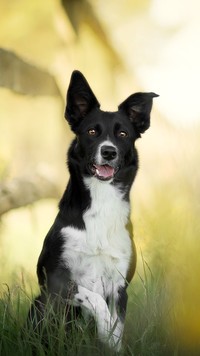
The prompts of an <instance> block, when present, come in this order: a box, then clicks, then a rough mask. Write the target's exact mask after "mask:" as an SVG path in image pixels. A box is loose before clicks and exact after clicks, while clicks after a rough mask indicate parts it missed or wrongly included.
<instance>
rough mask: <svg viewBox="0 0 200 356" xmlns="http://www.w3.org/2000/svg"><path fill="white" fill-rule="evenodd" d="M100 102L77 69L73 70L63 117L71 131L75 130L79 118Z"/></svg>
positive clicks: (98, 105)
mask: <svg viewBox="0 0 200 356" xmlns="http://www.w3.org/2000/svg"><path fill="white" fill-rule="evenodd" d="M95 107H96V108H99V107H100V104H99V102H98V101H97V99H96V97H95V95H94V93H93V92H92V90H91V88H90V86H89V84H88V82H87V80H86V79H85V77H84V76H83V74H82V73H81V72H79V71H78V70H75V71H73V73H72V76H71V80H70V83H69V88H68V91H67V105H66V109H65V118H66V119H67V121H68V122H69V124H70V126H71V128H72V130H73V131H76V128H77V126H78V124H79V123H80V121H81V119H83V118H84V116H85V115H87V114H88V113H89V112H90V111H91V110H92V109H94V108H95Z"/></svg>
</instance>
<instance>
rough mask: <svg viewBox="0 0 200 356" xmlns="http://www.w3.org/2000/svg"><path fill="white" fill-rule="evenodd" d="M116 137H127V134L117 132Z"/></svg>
mask: <svg viewBox="0 0 200 356" xmlns="http://www.w3.org/2000/svg"><path fill="white" fill-rule="evenodd" d="M118 136H119V137H127V136H128V134H127V132H126V131H119V132H118Z"/></svg>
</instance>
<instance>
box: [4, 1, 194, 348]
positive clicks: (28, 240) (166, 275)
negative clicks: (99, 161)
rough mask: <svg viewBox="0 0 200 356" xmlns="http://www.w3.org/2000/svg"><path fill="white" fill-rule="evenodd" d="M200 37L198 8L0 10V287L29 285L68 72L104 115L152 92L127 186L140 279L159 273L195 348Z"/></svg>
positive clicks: (53, 181)
mask: <svg viewBox="0 0 200 356" xmlns="http://www.w3.org/2000/svg"><path fill="white" fill-rule="evenodd" d="M199 38H200V3H199V1H198V0H190V1H186V0H184V1H183V0H168V1H167V2H166V1H165V2H164V1H159V0H124V1H120V0H115V1H114V0H107V1H101V0H45V1H40V0H35V1H26V0H2V1H1V2H0V216H1V220H0V261H1V262H0V263H1V265H0V266H1V268H0V289H3V288H4V284H5V283H6V284H15V283H18V282H19V281H20V280H21V279H23V280H24V278H25V279H27V281H28V282H30V283H31V284H32V285H34V283H35V285H36V284H37V280H36V273H35V268H36V263H37V258H38V255H39V253H40V250H41V247H42V243H43V240H44V237H45V235H46V233H47V231H48V229H49V228H50V226H51V224H52V223H53V220H54V218H55V215H56V213H57V205H58V201H59V198H60V197H61V194H62V192H63V190H64V188H65V186H66V182H67V179H68V173H67V170H66V165H65V161H66V151H67V148H68V146H69V144H70V141H71V139H72V137H73V136H72V133H71V132H70V130H69V127H68V125H67V123H66V122H65V120H64V116H63V112H64V106H65V95H66V90H67V87H68V84H69V79H70V75H71V72H72V71H73V70H74V69H79V70H80V71H82V72H83V74H84V75H85V76H86V78H87V80H88V81H89V83H90V85H91V87H92V89H93V91H94V93H95V94H96V96H97V98H98V100H99V101H100V102H101V104H102V106H101V107H102V109H105V110H115V109H116V108H117V106H118V104H120V103H121V102H122V101H123V100H124V99H125V98H127V97H128V96H129V95H130V94H132V93H134V92H136V91H147V92H148V91H154V92H156V93H158V94H159V95H160V97H159V98H157V99H155V100H154V108H153V111H152V121H151V128H150V129H149V130H148V131H147V132H146V133H145V134H144V135H143V137H142V139H140V140H138V142H137V148H138V151H139V157H140V169H139V172H138V175H137V178H136V181H135V184H134V188H133V190H132V219H133V223H134V235H135V236H134V237H135V241H136V246H137V250H138V256H139V257H138V269H137V273H138V275H140V274H141V273H142V269H143V263H144V260H145V263H146V264H147V265H148V268H149V269H150V270H151V272H152V274H153V276H155V278H157V276H161V275H162V278H163V279H162V280H161V282H159V283H160V288H161V289H162V283H164V281H165V286H166V285H167V287H166V293H167V295H169V298H167V302H166V301H165V305H164V301H163V305H164V306H163V308H165V310H168V311H169V313H170V310H171V308H172V307H173V311H174V314H175V315H176V330H175V331H173V332H174V333H175V334H174V335H176V337H178V338H179V341H180V343H182V344H183V345H184V347H185V348H186V347H189V348H190V347H191V349H192V348H193V347H197V348H200V283H199V281H200V257H199V256H200V241H199V239H200V221H199V215H200V214H199V213H200V203H199V193H200V187H199V184H200V179H199V178H200V171H199V167H198V164H199V162H200V143H199V140H200V105H199V103H198V101H199V90H198V89H199V82H200V69H199V63H200V43H199ZM141 256H142V258H141ZM159 280H160V279H159ZM162 281H163V282H162ZM19 283H20V282H19ZM163 285H164V284H163ZM33 288H34V287H33ZM35 288H37V287H35ZM133 289H134V281H133ZM198 350H199V349H198Z"/></svg>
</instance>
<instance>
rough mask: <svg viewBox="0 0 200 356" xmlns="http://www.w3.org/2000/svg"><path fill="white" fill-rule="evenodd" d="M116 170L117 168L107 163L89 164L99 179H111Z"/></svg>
mask: <svg viewBox="0 0 200 356" xmlns="http://www.w3.org/2000/svg"><path fill="white" fill-rule="evenodd" d="M117 171H118V168H114V167H111V166H109V165H108V164H103V165H98V164H93V165H92V166H91V172H92V174H93V175H94V176H95V177H96V178H98V179H100V180H109V179H112V178H113V177H114V175H115V174H116V172H117Z"/></svg>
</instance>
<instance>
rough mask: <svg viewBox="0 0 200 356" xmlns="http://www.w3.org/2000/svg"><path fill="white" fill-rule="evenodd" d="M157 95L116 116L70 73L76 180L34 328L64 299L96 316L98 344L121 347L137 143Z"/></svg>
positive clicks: (58, 226) (140, 98)
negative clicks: (48, 305) (49, 304)
mask: <svg viewBox="0 0 200 356" xmlns="http://www.w3.org/2000/svg"><path fill="white" fill-rule="evenodd" d="M156 96H157V95H156V94H154V93H136V94H133V95H131V96H130V97H128V98H127V99H126V100H125V101H124V102H123V103H122V104H120V105H119V107H118V111H116V112H106V111H102V110H100V108H99V107H100V104H99V102H98V101H97V99H96V97H95V95H94V94H93V92H92V90H91V88H90V86H89V85H88V83H87V81H86V79H85V78H84V76H83V75H82V74H81V73H80V72H79V71H74V72H73V73H72V77H71V81H70V84H69V88H68V93H67V106H66V111H65V118H66V119H67V121H68V123H69V124H70V126H71V129H72V131H73V132H74V133H75V135H76V137H75V139H74V140H73V142H72V144H71V147H70V149H69V152H68V168H69V173H70V180H69V183H68V185H67V188H66V190H65V192H64V195H63V197H62V199H61V201H60V204H59V213H58V215H57V217H56V219H55V222H54V224H53V226H52V227H51V229H50V231H49V233H48V234H47V236H46V239H45V241H44V246H43V249H42V252H41V255H40V257H39V261H38V266H37V274H38V279H39V284H40V287H41V295H40V296H39V297H38V298H37V299H36V300H35V303H34V305H35V306H36V308H37V309H38V310H39V312H38V314H37V318H38V320H36V323H40V322H41V319H42V318H43V315H44V314H43V311H44V309H45V304H46V302H47V296H49V298H50V300H51V301H52V303H55V305H56V304H57V302H56V300H60V299H59V298H61V299H62V301H64V303H66V304H69V305H73V308H74V309H75V310H76V311H77V313H78V312H81V313H82V312H83V313H85V312H86V313H87V314H89V315H91V316H92V317H93V318H94V319H95V321H96V325H97V331H98V337H99V339H100V340H101V341H102V342H104V343H105V344H108V345H109V346H110V347H111V348H114V350H119V349H120V346H121V339H122V334H123V329H124V319H125V312H126V304H127V293H126V288H127V286H128V284H129V282H130V281H131V279H132V277H133V274H134V271H135V265H136V252H135V247H134V242H133V240H132V232H131V222H130V203H129V193H130V189H131V186H132V183H133V180H134V178H135V175H136V172H137V169H138V155H137V151H136V149H135V147H134V143H135V141H136V140H137V138H139V137H140V135H141V133H143V132H144V131H145V130H147V129H148V128H149V125H150V112H151V108H152V99H153V98H154V97H156ZM30 315H31V312H30ZM69 315H70V313H68V317H69Z"/></svg>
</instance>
